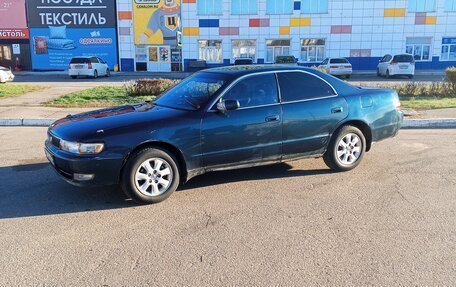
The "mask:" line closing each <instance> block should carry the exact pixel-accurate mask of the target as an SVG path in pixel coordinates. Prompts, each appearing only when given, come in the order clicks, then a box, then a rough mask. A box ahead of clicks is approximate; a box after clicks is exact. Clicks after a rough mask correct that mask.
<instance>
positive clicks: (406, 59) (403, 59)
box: [393, 55, 414, 63]
mask: <svg viewBox="0 0 456 287" xmlns="http://www.w3.org/2000/svg"><path fill="white" fill-rule="evenodd" d="M393 61H394V62H397V63H412V62H413V61H414V60H413V56H412V55H397V56H394V59H393Z"/></svg>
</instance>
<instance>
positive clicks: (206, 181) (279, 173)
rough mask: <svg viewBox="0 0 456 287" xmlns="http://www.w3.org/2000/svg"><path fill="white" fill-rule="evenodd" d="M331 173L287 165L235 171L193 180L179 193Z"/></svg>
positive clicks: (205, 175) (215, 173)
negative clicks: (207, 187) (217, 186)
mask: <svg viewBox="0 0 456 287" xmlns="http://www.w3.org/2000/svg"><path fill="white" fill-rule="evenodd" d="M328 173H331V170H330V169H310V170H301V169H293V167H292V166H291V165H289V164H287V163H280V164H274V165H267V166H259V167H252V168H245V169H235V170H226V171H217V172H211V173H206V174H203V175H200V176H198V177H195V178H193V179H191V180H190V181H189V182H188V183H186V184H185V185H183V186H182V187H181V188H180V189H179V190H178V191H185V190H188V189H194V188H200V187H206V186H214V185H219V184H224V183H230V182H240V181H253V180H263V179H275V178H287V177H298V176H311V175H321V174H328Z"/></svg>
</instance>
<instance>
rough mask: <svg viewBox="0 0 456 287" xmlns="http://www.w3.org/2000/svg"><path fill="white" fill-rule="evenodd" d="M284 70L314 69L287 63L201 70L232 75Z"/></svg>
mask: <svg viewBox="0 0 456 287" xmlns="http://www.w3.org/2000/svg"><path fill="white" fill-rule="evenodd" d="M284 70H302V71H308V72H313V71H314V69H311V68H306V67H300V66H288V65H280V64H275V65H239V66H225V67H219V68H212V69H207V70H203V72H209V73H218V74H226V75H232V76H235V75H236V76H242V75H248V74H254V73H258V72H274V71H284Z"/></svg>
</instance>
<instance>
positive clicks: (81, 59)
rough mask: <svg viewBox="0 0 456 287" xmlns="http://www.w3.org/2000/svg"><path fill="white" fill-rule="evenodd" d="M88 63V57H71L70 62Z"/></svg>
mask: <svg viewBox="0 0 456 287" xmlns="http://www.w3.org/2000/svg"><path fill="white" fill-rule="evenodd" d="M88 63H90V59H88V58H73V59H71V62H70V64H88Z"/></svg>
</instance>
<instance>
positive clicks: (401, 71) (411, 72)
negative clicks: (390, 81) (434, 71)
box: [390, 67, 415, 76]
mask: <svg viewBox="0 0 456 287" xmlns="http://www.w3.org/2000/svg"><path fill="white" fill-rule="evenodd" d="M390 75H391V76H399V75H404V76H409V75H412V76H413V75H415V69H412V68H409V69H401V68H399V67H396V68H394V69H391V70H390Z"/></svg>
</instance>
